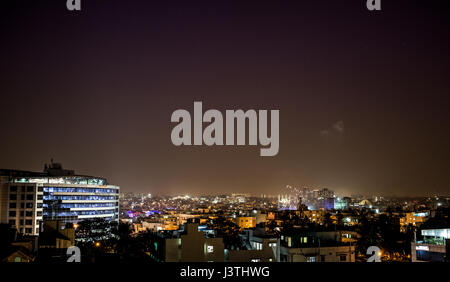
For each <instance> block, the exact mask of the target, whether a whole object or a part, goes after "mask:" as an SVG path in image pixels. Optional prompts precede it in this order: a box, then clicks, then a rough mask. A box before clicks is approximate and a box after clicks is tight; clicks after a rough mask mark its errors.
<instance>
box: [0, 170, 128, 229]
mask: <svg viewBox="0 0 450 282" xmlns="http://www.w3.org/2000/svg"><path fill="white" fill-rule="evenodd" d="M119 190H120V188H119V186H115V185H110V184H108V183H107V180H106V179H105V178H101V177H94V176H85V175H76V174H75V173H74V171H72V170H64V169H62V166H61V165H60V164H57V163H53V162H52V163H51V164H50V165H48V166H47V165H46V166H45V169H44V171H43V172H31V171H21V170H9V169H2V170H0V220H1V223H9V224H10V225H12V226H14V227H15V228H16V229H17V230H18V231H19V232H20V233H23V234H26V235H38V234H39V230H40V226H41V223H42V222H43V221H45V220H60V221H61V222H63V223H68V222H70V223H77V222H79V221H83V220H87V219H94V218H104V219H105V220H113V221H117V222H118V220H119Z"/></svg>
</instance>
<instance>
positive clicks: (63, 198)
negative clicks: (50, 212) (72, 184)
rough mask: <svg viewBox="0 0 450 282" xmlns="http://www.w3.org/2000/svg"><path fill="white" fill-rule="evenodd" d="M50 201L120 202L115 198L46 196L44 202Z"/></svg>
mask: <svg viewBox="0 0 450 282" xmlns="http://www.w3.org/2000/svg"><path fill="white" fill-rule="evenodd" d="M50 200H118V198H117V197H114V196H64V195H57V196H53V195H48V196H47V195H46V196H44V201H50Z"/></svg>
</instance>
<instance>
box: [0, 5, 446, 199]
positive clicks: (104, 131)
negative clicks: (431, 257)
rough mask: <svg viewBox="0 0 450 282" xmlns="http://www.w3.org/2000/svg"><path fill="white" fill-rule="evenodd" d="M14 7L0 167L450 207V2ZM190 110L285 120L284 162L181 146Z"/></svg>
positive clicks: (158, 188) (162, 188) (167, 189)
mask: <svg viewBox="0 0 450 282" xmlns="http://www.w3.org/2000/svg"><path fill="white" fill-rule="evenodd" d="M19 2H20V1H18V2H17V3H14V1H7V2H6V3H4V4H1V5H4V6H5V8H6V9H2V12H1V13H2V17H1V20H0V21H1V23H2V24H1V25H0V33H1V34H2V35H3V36H2V37H3V38H4V41H3V43H4V44H2V45H0V51H1V52H0V60H1V61H2V64H1V65H0V74H1V77H0V82H1V83H0V93H2V94H1V97H2V102H1V103H2V111H0V119H1V120H2V121H3V128H2V133H0V134H1V138H0V153H1V155H2V158H1V159H0V168H4V169H20V170H30V171H41V170H42V169H43V166H44V163H45V162H48V160H49V159H50V158H54V159H55V161H57V162H59V163H62V164H63V165H64V167H65V168H67V169H73V170H75V171H76V172H77V173H79V174H85V175H99V176H102V177H105V178H107V179H108V180H110V181H111V182H112V183H114V184H117V185H119V186H120V187H121V191H123V192H136V193H152V194H154V195H157V194H164V193H167V194H170V195H177V194H192V195H200V194H208V193H210V194H224V193H252V194H255V195H260V194H275V195H276V194H281V193H280V191H282V190H283V189H284V187H285V186H286V185H293V186H302V185H306V186H316V187H328V188H330V189H333V190H334V191H336V192H337V193H341V194H344V195H351V194H363V195H383V196H393V195H397V196H431V195H448V194H449V193H448V192H449V191H450V174H449V173H448V169H449V167H450V164H449V160H450V148H449V146H448V145H447V144H448V143H449V141H450V115H449V114H448V108H449V106H450V99H449V96H448V93H449V91H450V84H449V81H448V76H449V74H450V64H449V62H450V54H449V52H448V50H449V49H450V40H449V38H450V19H449V17H448V5H449V4H448V3H445V1H436V2H434V5H431V4H430V5H426V4H423V1H418V0H416V1H395V3H389V2H387V1H384V2H383V10H382V11H381V12H380V13H376V12H370V11H367V9H366V7H365V3H364V2H365V1H360V0H358V1H356V0H354V1H345V3H336V2H337V1H327V2H323V3H316V2H317V1H306V2H302V3H300V2H299V1H282V2H279V3H278V2H277V3H274V2H273V1H260V2H259V3H258V5H257V6H255V5H253V4H252V3H250V2H249V3H242V1H214V3H212V2H211V1H195V2H191V1H189V3H186V1H165V2H162V1H152V2H151V3H149V1H132V2H128V1H127V2H125V1H118V0H114V1H108V3H107V4H106V3H104V2H102V1H96V2H93V1H89V2H88V1H84V2H83V10H82V11H80V12H77V13H74V12H71V11H67V10H66V7H65V3H64V1H43V2H39V3H35V2H36V1H35V2H34V3H33V1H28V2H30V3H28V5H27V6H24V5H22V2H20V3H19ZM52 2H53V3H52ZM59 2H61V3H59ZM3 10H4V11H5V12H3ZM6 11H8V12H6ZM194 101H203V105H204V107H205V108H208V109H209V108H214V109H218V110H220V111H224V110H226V109H243V110H247V109H269V110H270V109H278V110H279V111H280V120H279V124H280V144H279V153H278V154H277V155H276V156H274V157H270V158H262V157H260V156H259V148H256V147H255V146H253V147H252V146H242V147H230V146H221V147H218V146H213V147H207V146H188V147H176V146H174V145H173V144H172V142H171V139H170V136H171V135H170V132H171V130H172V128H173V124H172V123H171V122H170V117H171V114H172V112H173V111H175V110H177V109H186V110H188V111H190V112H193V106H192V105H193V102H194Z"/></svg>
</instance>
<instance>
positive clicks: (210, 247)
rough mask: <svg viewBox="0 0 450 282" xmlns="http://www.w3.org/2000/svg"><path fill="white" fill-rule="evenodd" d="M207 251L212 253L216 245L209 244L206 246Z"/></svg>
mask: <svg viewBox="0 0 450 282" xmlns="http://www.w3.org/2000/svg"><path fill="white" fill-rule="evenodd" d="M206 252H207V253H212V252H214V246H207V247H206Z"/></svg>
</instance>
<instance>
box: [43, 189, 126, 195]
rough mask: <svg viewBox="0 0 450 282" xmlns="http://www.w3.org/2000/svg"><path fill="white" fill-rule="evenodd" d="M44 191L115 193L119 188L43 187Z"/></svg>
mask: <svg viewBox="0 0 450 282" xmlns="http://www.w3.org/2000/svg"><path fill="white" fill-rule="evenodd" d="M44 192H60V193H108V194H117V193H118V192H119V190H117V189H107V188H85V187H44Z"/></svg>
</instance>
